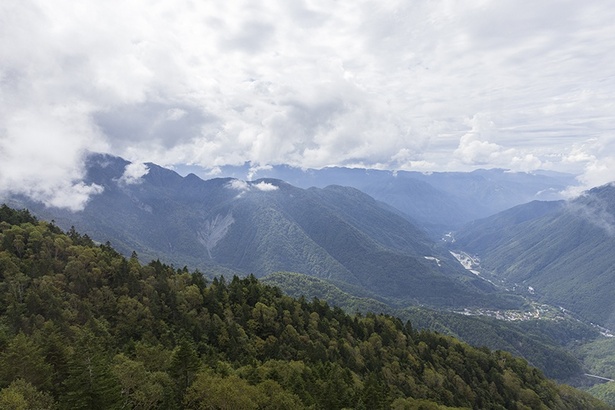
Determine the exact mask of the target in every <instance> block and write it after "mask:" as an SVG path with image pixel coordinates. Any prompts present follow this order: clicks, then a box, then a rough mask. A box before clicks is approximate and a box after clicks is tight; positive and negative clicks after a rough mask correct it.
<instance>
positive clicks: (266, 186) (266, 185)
mask: <svg viewBox="0 0 615 410" xmlns="http://www.w3.org/2000/svg"><path fill="white" fill-rule="evenodd" d="M252 186H253V187H254V188H256V189H258V190H259V191H265V192H270V191H277V190H278V189H280V187H279V186H277V185H273V184H272V183H270V182H265V181H261V182H259V183H257V184H253V185H252Z"/></svg>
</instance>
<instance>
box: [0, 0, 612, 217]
mask: <svg viewBox="0 0 615 410" xmlns="http://www.w3.org/2000/svg"><path fill="white" fill-rule="evenodd" d="M614 19H615V9H614V8H613V7H612V4H611V3H610V2H608V1H606V0H605V1H598V0H588V1H583V2H579V1H576V0H568V1H560V0H558V1H555V0H545V1H541V2H531V1H512V0H502V1H495V0H492V1H488V0H474V1H466V2H452V1H445V0H442V1H435V2H427V1H412V2H408V1H401V0H399V1H395V0H390V1H379V2H360V3H357V2H353V1H337V2H328V1H327V2H325V1H321V0H310V1H307V0H306V1H292V2H288V1H284V0H263V1H261V2H258V3H254V2H251V1H247V0H246V1H244V0H232V1H227V2H223V3H220V2H212V1H202V2H192V1H188V0H178V1H174V2H171V1H158V2H145V1H131V2H97V1H91V0H90V1H88V0H85V1H81V2H79V3H78V4H75V2H69V1H67V0H58V1H54V2H53V4H51V3H50V2H45V1H43V0H39V1H17V0H6V1H3V2H2V3H1V4H0V194H1V193H2V192H9V191H10V192H19V193H25V194H28V195H31V196H33V197H35V198H38V199H40V200H43V201H45V202H46V203H49V204H54V205H63V206H69V207H72V208H74V209H78V208H79V207H80V206H82V205H83V203H84V201H85V200H86V199H87V197H88V195H90V194H92V193H95V192H97V190H98V189H99V188H98V187H95V186H86V185H84V184H83V183H81V182H80V178H81V176H82V173H83V169H82V158H83V154H84V152H86V151H87V150H92V151H104V152H110V153H113V154H117V155H121V156H124V157H126V158H128V159H131V160H135V161H139V162H147V161H152V162H156V163H159V164H162V165H172V164H180V163H183V164H197V165H201V166H204V167H206V168H212V169H213V168H215V167H217V166H222V165H227V164H233V165H238V164H243V163H244V162H246V161H250V162H251V163H252V165H253V167H254V168H255V169H256V168H258V167H262V166H266V165H269V164H281V163H286V164H290V165H295V166H300V167H323V166H327V165H350V166H353V165H359V166H366V167H377V168H389V169H419V170H469V169H474V168H476V167H504V168H511V169H515V170H531V169H536V168H546V169H553V170H560V171H570V172H578V173H581V174H582V175H583V176H582V181H583V182H584V183H586V184H588V185H597V184H600V183H605V182H607V181H608V180H610V179H612V178H613V177H612V176H611V175H615V172H614V171H615V134H614V130H615V114H614V113H615V107H614V105H615V76H614V75H613V73H614V72H615V60H613V58H612V56H611V55H610V51H611V50H613V49H615V25H613V24H612V21H613V20H614Z"/></svg>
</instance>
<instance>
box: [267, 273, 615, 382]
mask: <svg viewBox="0 0 615 410" xmlns="http://www.w3.org/2000/svg"><path fill="white" fill-rule="evenodd" d="M262 281H263V282H264V283H266V284H269V285H275V286H277V287H279V288H280V289H282V291H284V292H285V293H287V294H288V295H290V296H293V297H301V296H304V297H306V298H308V299H311V298H313V297H318V298H319V299H321V300H325V301H326V302H328V303H330V304H332V305H334V306H339V307H342V308H343V309H344V310H346V311H347V312H369V311H373V312H383V313H387V314H390V315H393V316H396V317H399V318H401V319H402V320H404V321H406V320H410V321H411V322H412V325H413V327H414V328H416V329H428V330H433V331H437V332H439V333H443V334H447V335H452V336H455V337H457V338H459V339H461V340H463V341H465V342H467V343H470V344H472V345H474V346H486V347H488V348H490V349H493V350H506V351H508V352H511V353H513V354H515V355H516V356H520V357H523V358H525V359H526V360H528V361H529V362H530V363H531V364H532V365H534V366H536V367H538V368H539V369H541V370H542V371H543V372H544V373H545V374H546V375H547V376H548V377H550V378H554V379H557V380H568V381H570V380H577V379H578V378H579V377H581V376H582V375H583V371H582V364H581V362H580V360H579V359H577V358H576V357H574V356H573V355H572V354H571V352H570V351H569V349H568V347H569V346H579V345H582V344H585V343H590V342H593V341H594V340H596V339H598V338H599V336H600V334H599V332H598V330H596V329H595V328H592V327H591V326H590V325H586V324H583V323H580V322H578V321H576V320H574V319H572V318H557V320H548V319H536V320H527V321H516V322H510V321H504V320H498V319H494V318H489V317H481V316H467V315H463V314H458V313H453V312H445V311H436V310H432V309H428V308H424V307H418V306H413V307H409V308H394V307H391V306H388V305H386V304H384V303H382V302H379V301H377V300H374V299H371V298H366V297H357V296H354V295H352V294H349V293H347V292H344V291H342V290H341V289H339V288H338V287H336V286H335V285H334V284H333V283H331V282H329V281H326V280H324V279H319V278H314V277H310V276H306V275H301V274H298V273H291V272H276V273H274V274H271V275H268V276H266V277H264V278H263V279H262ZM614 376H615V375H614Z"/></svg>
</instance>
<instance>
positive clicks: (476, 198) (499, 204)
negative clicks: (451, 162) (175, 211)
mask: <svg viewBox="0 0 615 410" xmlns="http://www.w3.org/2000/svg"><path fill="white" fill-rule="evenodd" d="M178 171H179V172H181V173H188V172H190V171H192V172H194V173H196V174H199V175H205V174H204V173H203V172H202V171H203V170H202V169H200V168H199V167H194V166H193V167H179V168H178ZM199 171H201V172H199ZM255 175H256V176H258V177H259V178H276V179H281V180H284V181H286V182H288V183H290V184H292V185H294V186H297V187H301V188H309V187H319V188H324V187H326V186H329V185H332V184H335V185H342V186H349V187H353V188H357V189H359V190H361V191H363V192H365V193H367V194H368V195H370V196H372V197H373V198H375V199H377V200H379V201H382V202H385V203H387V204H389V205H391V206H393V207H395V208H396V209H398V210H400V211H402V212H403V214H404V215H407V216H409V217H410V218H411V220H412V221H413V222H415V223H416V224H418V225H419V226H420V227H421V228H423V229H424V230H426V231H427V232H428V233H430V234H431V235H433V236H434V237H439V236H440V235H441V234H442V232H446V231H447V230H452V229H456V228H459V227H461V226H462V225H463V224H465V223H467V222H470V221H472V220H475V219H480V218H484V217H487V216H490V215H492V214H495V213H497V212H500V211H503V210H506V209H508V208H511V207H513V206H515V205H520V204H524V203H527V202H530V201H533V200H543V201H547V200H557V199H562V196H561V193H562V192H563V191H565V190H566V189H567V188H568V187H570V186H574V185H576V184H577V181H576V180H575V176H574V175H572V174H565V173H558V172H550V171H535V172H531V173H528V172H510V171H508V170H505V169H489V170H486V169H478V170H475V171H473V172H427V173H423V172H416V171H386V170H375V169H362V168H343V167H327V168H323V169H305V170H302V169H299V168H294V167H290V166H285V165H279V166H272V167H263V168H257V169H256V170H253V169H251V168H250V166H249V165H248V164H246V165H244V166H241V167H231V166H226V167H221V168H220V169H219V176H227V177H233V178H239V179H241V178H246V177H254V176H255Z"/></svg>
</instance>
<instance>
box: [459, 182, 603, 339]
mask: <svg viewBox="0 0 615 410" xmlns="http://www.w3.org/2000/svg"><path fill="white" fill-rule="evenodd" d="M456 239H457V242H456V243H455V244H454V245H453V246H455V247H457V248H459V249H463V250H464V251H467V252H470V253H474V254H477V255H478V256H479V257H480V258H481V269H483V270H484V271H485V272H486V273H493V274H494V275H496V276H497V277H499V278H503V279H505V280H506V281H507V282H508V283H509V284H519V285H521V286H523V287H525V288H527V287H528V286H532V288H533V289H534V291H535V293H536V296H537V297H538V298H542V299H543V300H544V301H546V302H548V303H551V304H553V305H556V306H562V307H564V308H566V309H568V310H570V311H572V312H574V313H576V314H578V315H579V316H580V317H582V318H584V319H585V320H588V321H591V322H594V323H598V324H600V325H603V326H606V327H611V326H613V325H615V298H613V294H614V292H615V253H614V252H613V249H615V187H613V186H611V185H605V186H603V187H599V188H594V189H592V190H590V191H588V192H587V193H586V195H583V196H581V197H579V198H577V199H575V200H573V201H570V202H568V203H539V202H536V203H531V204H527V205H521V206H519V207H516V208H513V209H511V210H508V211H505V212H502V213H500V214H497V215H494V216H493V217H490V218H487V219H485V220H481V221H477V222H475V223H473V224H470V225H468V226H466V227H465V228H464V229H462V230H461V231H460V232H458V233H457V234H456Z"/></svg>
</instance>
